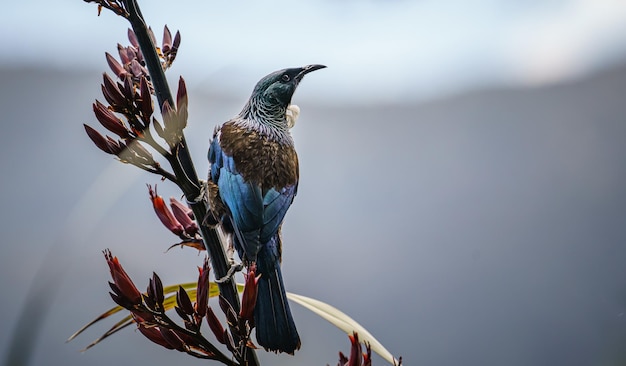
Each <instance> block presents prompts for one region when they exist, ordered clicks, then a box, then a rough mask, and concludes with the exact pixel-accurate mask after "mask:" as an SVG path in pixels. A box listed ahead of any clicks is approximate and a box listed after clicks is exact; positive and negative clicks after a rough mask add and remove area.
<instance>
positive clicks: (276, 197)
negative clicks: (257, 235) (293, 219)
mask: <svg viewBox="0 0 626 366" xmlns="http://www.w3.org/2000/svg"><path fill="white" fill-rule="evenodd" d="M297 188H298V184H297V183H296V184H293V185H290V186H287V187H285V188H281V189H278V190H277V189H275V188H271V189H269V190H268V191H267V192H266V193H265V195H264V196H263V207H264V208H263V229H262V230H261V242H263V243H266V242H268V241H269V240H270V238H271V237H272V236H274V235H275V234H276V233H277V232H278V230H279V228H280V225H281V224H282V222H283V218H284V217H285V214H286V213H287V209H289V206H291V203H292V202H293V198H294V197H295V196H296V192H297Z"/></svg>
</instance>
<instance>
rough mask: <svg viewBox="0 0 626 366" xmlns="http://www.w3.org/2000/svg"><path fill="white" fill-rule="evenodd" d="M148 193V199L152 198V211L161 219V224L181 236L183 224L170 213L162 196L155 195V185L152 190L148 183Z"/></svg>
mask: <svg viewBox="0 0 626 366" xmlns="http://www.w3.org/2000/svg"><path fill="white" fill-rule="evenodd" d="M148 193H149V194H150V199H151V200H152V207H154V212H156V214H157V217H158V218H159V220H161V223H163V225H165V227H166V228H168V229H169V230H170V231H171V232H173V233H174V234H176V235H178V236H183V233H184V229H183V226H182V225H181V224H180V223H179V222H178V221H177V220H176V218H175V217H174V215H172V212H171V211H170V210H169V208H167V206H166V205H165V202H164V201H163V197H161V196H158V195H157V193H156V186H155V187H154V190H152V186H151V185H149V184H148Z"/></svg>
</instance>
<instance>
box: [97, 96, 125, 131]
mask: <svg viewBox="0 0 626 366" xmlns="http://www.w3.org/2000/svg"><path fill="white" fill-rule="evenodd" d="M93 112H94V114H95V115H96V118H97V119H98V121H99V122H100V123H101V124H102V126H104V128H106V129H107V130H109V131H111V132H113V133H114V134H116V135H118V136H119V137H121V138H129V137H130V133H129V132H128V129H126V126H124V122H122V120H121V119H119V118H117V116H116V115H115V114H114V113H113V112H111V111H110V110H109V109H108V108H107V107H105V105H104V104H102V103H100V101H98V100H96V102H95V103H94V104H93Z"/></svg>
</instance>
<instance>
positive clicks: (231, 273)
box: [215, 263, 243, 283]
mask: <svg viewBox="0 0 626 366" xmlns="http://www.w3.org/2000/svg"><path fill="white" fill-rule="evenodd" d="M242 269H243V264H242V263H234V264H232V265H231V266H230V268H229V269H228V272H227V273H226V275H225V276H224V277H222V278H218V279H216V280H215V283H224V282H228V281H230V280H232V278H233V276H234V275H235V273H237V272H239V271H241V270H242Z"/></svg>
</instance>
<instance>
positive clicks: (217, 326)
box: [206, 308, 226, 344]
mask: <svg viewBox="0 0 626 366" xmlns="http://www.w3.org/2000/svg"><path fill="white" fill-rule="evenodd" d="M206 322H207V324H209V328H211V331H212V332H213V334H214V335H215V339H217V341H218V342H220V343H221V344H226V331H225V330H224V327H223V326H222V323H220V321H219V319H217V316H216V315H215V313H214V312H213V309H211V308H208V309H207V313H206Z"/></svg>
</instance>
